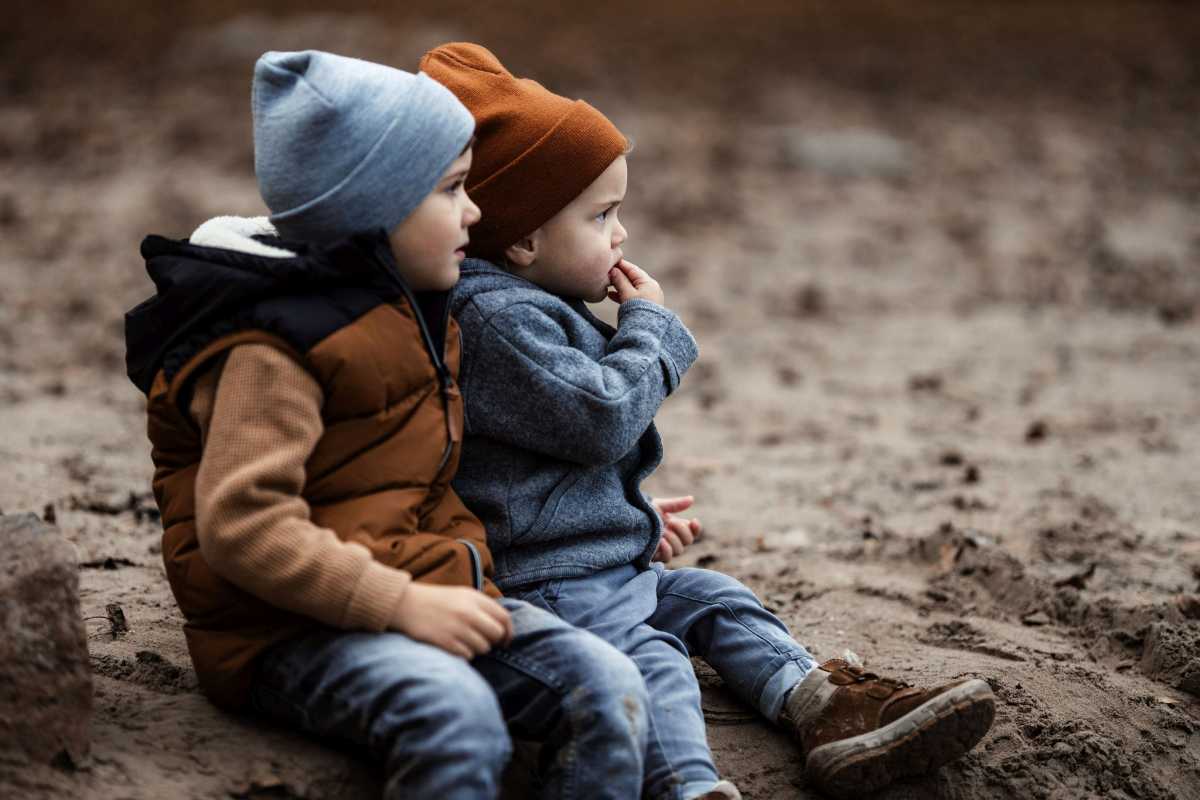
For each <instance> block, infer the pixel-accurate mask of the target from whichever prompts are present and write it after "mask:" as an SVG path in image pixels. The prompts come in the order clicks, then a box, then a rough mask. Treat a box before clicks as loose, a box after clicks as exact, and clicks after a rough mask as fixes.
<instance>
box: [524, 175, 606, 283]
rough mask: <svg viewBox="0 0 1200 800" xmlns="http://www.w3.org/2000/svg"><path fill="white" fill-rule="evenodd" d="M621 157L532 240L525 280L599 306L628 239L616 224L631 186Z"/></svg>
mask: <svg viewBox="0 0 1200 800" xmlns="http://www.w3.org/2000/svg"><path fill="white" fill-rule="evenodd" d="M628 176H629V174H628V168H627V166H626V164H625V156H619V157H618V158H617V160H616V161H614V162H613V163H611V164H609V165H608V169H606V170H604V172H602V173H600V177H598V178H596V180H594V181H592V185H591V186H589V187H588V188H586V189H584V190H583V192H582V193H580V195H579V196H578V197H576V198H575V199H574V200H572V201H571V202H570V204H568V205H567V206H566V207H565V208H563V209H562V210H561V211H559V212H558V213H557V214H555V215H554V216H553V217H551V218H550V220H549V221H547V222H546V223H545V224H544V225H542V227H540V228H538V229H537V230H536V231H534V233H533V234H531V236H530V240H531V242H532V247H533V261H532V263H530V264H529V266H528V267H527V268H525V269H522V270H520V274H521V275H523V276H524V277H525V278H528V279H529V280H531V281H533V282H534V283H536V284H537V285H538V286H541V287H542V288H543V289H545V290H546V291H549V292H553V293H554V294H557V295H561V296H563V297H571V298H576V299H579V300H587V301H589V302H593V303H598V302H600V301H601V300H603V299H604V298H605V297H606V295H607V289H608V285H609V279H608V273H609V270H611V269H612V268H613V267H614V266H615V265H616V263H617V262H618V261H620V260H621V255H622V254H621V243H622V242H624V241H625V239H626V237H627V234H626V232H625V228H624V227H623V226H622V225H621V222H620V221H619V220H618V219H617V211H618V208H619V206H620V205H621V201H622V200H624V199H625V187H626V182H627V180H628Z"/></svg>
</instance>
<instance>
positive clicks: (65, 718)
mask: <svg viewBox="0 0 1200 800" xmlns="http://www.w3.org/2000/svg"><path fill="white" fill-rule="evenodd" d="M0 542H2V543H3V547H2V548H0V760H4V761H7V762H10V763H11V762H12V760H13V759H21V758H24V759H28V760H30V761H34V762H38V763H55V764H60V765H63V764H79V763H80V762H81V761H82V760H83V759H84V758H85V757H86V756H87V754H88V750H89V747H90V731H91V718H92V673H91V668H90V665H89V659H88V649H87V634H86V632H85V630H84V626H83V621H82V619H81V615H80V612H79V574H78V569H77V567H76V560H77V559H76V554H75V550H74V548H73V547H72V546H71V545H70V544H69V543H68V542H67V541H66V540H65V539H64V538H63V537H62V535H61V534H60V533H59V532H58V531H57V530H55V529H54V528H52V527H50V526H49V525H46V524H45V523H44V522H42V521H41V520H40V519H38V517H37V516H35V515H34V514H13V515H7V516H3V517H0Z"/></svg>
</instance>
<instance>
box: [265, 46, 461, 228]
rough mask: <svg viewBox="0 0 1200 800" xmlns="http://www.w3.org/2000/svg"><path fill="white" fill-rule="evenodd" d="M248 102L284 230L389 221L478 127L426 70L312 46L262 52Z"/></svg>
mask: <svg viewBox="0 0 1200 800" xmlns="http://www.w3.org/2000/svg"><path fill="white" fill-rule="evenodd" d="M251 102H252V105H253V109H254V172H255V174H256V175H257V176H258V189H259V192H260V193H261V194H262V198H263V201H264V202H265V203H266V204H267V208H269V209H270V210H271V222H272V223H273V224H274V225H275V227H276V229H277V230H278V231H279V233H280V235H281V236H283V237H284V238H288V239H300V240H304V241H314V242H330V241H333V240H335V239H339V238H341V237H343V236H346V235H348V234H351V233H355V232H359V231H365V230H371V229H375V228H384V229H386V230H388V231H390V230H392V228H394V227H395V226H397V225H399V224H400V223H401V222H403V221H404V219H405V218H406V217H407V216H408V215H409V214H410V213H412V211H413V209H414V208H416V207H417V206H418V205H419V204H420V203H421V201H422V200H424V199H425V196H426V195H428V194H429V192H431V191H432V190H433V188H434V186H435V185H436V184H437V181H438V178H440V177H441V175H442V173H443V172H445V171H446V168H447V167H449V166H450V163H451V162H452V161H454V159H456V158H458V156H459V154H460V153H461V152H462V151H463V148H464V147H466V145H467V142H468V141H470V138H471V134H472V133H473V132H474V130H475V121H474V119H472V117H471V112H469V111H467V109H466V107H464V106H463V104H462V103H460V102H459V101H458V99H457V98H455V96H454V95H453V94H452V93H451V92H450V90H449V89H447V88H446V87H444V86H442V85H441V84H440V83H438V82H437V81H435V80H433V79H432V78H430V77H429V76H428V75H425V74H424V73H417V74H416V75H413V74H412V73H409V72H403V71H401V70H398V69H393V68H391V67H385V66H382V65H380V64H372V63H371V62H368V61H360V60H358V59H356V58H346V57H345V56H337V55H333V54H332V53H323V52H320V51H318V50H305V51H303V52H298V53H276V52H271V53H264V54H263V56H262V57H261V58H259V59H258V63H257V64H255V65H254V88H253V91H252V98H251Z"/></svg>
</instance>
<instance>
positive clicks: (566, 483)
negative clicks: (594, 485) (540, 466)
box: [513, 470, 583, 542]
mask: <svg viewBox="0 0 1200 800" xmlns="http://www.w3.org/2000/svg"><path fill="white" fill-rule="evenodd" d="M581 477H583V473H582V472H580V471H579V470H571V471H570V472H568V473H567V474H566V475H565V476H563V479H562V480H560V481H559V482H558V483H557V484H556V485H555V487H554V489H553V491H551V492H550V495H549V496H548V497H547V498H546V502H544V503H542V508H541V510H539V511H538V515H537V516H536V517H535V518H534V520H533V524H531V525H530V526H529V527H528V528H526V529H525V531H524V532H522V533H518V534H516V535H514V536H513V541H514V542H521V541H531V542H534V541H538V540H539V539H542V538H545V533H546V531H548V530H550V529H551V528H552V526H553V524H554V518H555V517H556V516H557V515H558V507H559V505H561V504H562V500H563V497H564V496H566V494H567V492H569V491H571V489H572V488H573V487H574V486H575V484H576V483H578V482H579V479H580V478H581Z"/></svg>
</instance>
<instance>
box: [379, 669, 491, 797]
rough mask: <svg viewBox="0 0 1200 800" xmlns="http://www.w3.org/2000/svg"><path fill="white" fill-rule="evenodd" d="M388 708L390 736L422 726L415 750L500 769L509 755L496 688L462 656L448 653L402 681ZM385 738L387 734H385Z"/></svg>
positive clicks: (386, 724)
mask: <svg viewBox="0 0 1200 800" xmlns="http://www.w3.org/2000/svg"><path fill="white" fill-rule="evenodd" d="M400 694H401V695H402V696H401V697H398V698H397V700H399V701H400V702H398V703H397V704H396V705H395V707H394V708H393V709H390V713H384V714H381V718H382V719H381V722H382V723H383V725H382V728H383V730H379V731H378V733H379V734H381V735H384V736H389V734H391V733H392V731H391V730H390V729H392V728H394V729H395V731H396V732H399V731H400V730H401V729H408V730H409V731H410V733H409V735H408V739H409V741H413V739H414V737H412V735H411V730H412V729H413V728H414V727H415V728H417V729H419V730H420V731H421V733H420V734H419V736H418V737H415V738H417V739H419V740H420V742H421V743H420V744H418V745H417V748H418V750H424V751H428V752H430V753H437V754H438V755H439V756H440V757H442V758H445V757H448V756H451V755H454V756H456V757H459V758H464V759H467V760H470V761H471V762H473V763H475V764H476V765H478V766H479V767H481V768H485V769H489V770H493V771H495V773H496V774H499V773H500V772H501V771H503V769H504V766H505V765H506V764H507V763H508V760H509V757H510V756H511V755H512V741H511V739H510V738H509V734H508V727H507V725H506V724H505V722H504V717H503V714H502V713H501V710H500V704H499V702H498V701H497V699H496V693H495V692H494V691H493V690H492V687H491V686H490V685H489V684H488V683H487V681H485V680H484V679H483V677H482V676H481V675H480V674H479V673H478V672H477V671H476V670H475V669H473V668H472V667H471V666H470V665H469V664H468V663H467V662H465V661H463V660H462V659H459V658H455V657H453V656H449V655H448V656H447V659H446V660H445V662H443V663H442V664H439V665H438V669H436V670H433V671H431V672H430V673H429V674H425V675H422V676H421V677H420V678H419V679H418V680H415V681H406V685H405V686H404V687H403V689H402V690H401V692H400ZM389 738H390V737H389Z"/></svg>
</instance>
